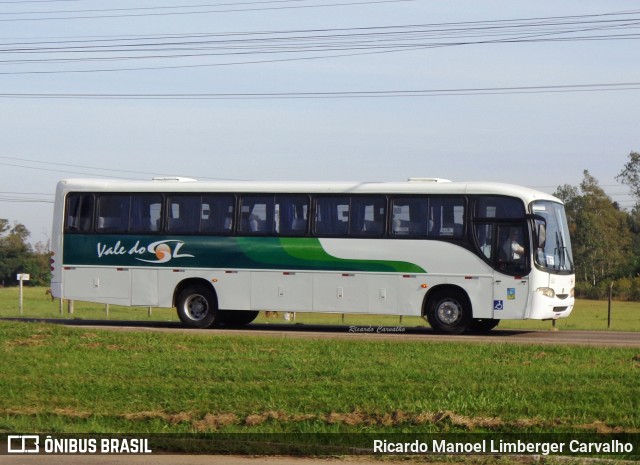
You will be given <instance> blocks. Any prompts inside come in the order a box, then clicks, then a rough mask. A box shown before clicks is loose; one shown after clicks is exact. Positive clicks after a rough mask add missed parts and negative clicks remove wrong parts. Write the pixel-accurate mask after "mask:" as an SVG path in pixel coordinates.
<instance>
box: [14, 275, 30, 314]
mask: <svg viewBox="0 0 640 465" xmlns="http://www.w3.org/2000/svg"><path fill="white" fill-rule="evenodd" d="M30 278H31V277H30V276H29V275H28V274H26V273H18V275H17V276H16V279H17V280H18V281H19V282H20V316H22V282H23V281H29V279H30Z"/></svg>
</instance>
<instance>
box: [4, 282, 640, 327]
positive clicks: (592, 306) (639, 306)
mask: <svg viewBox="0 0 640 465" xmlns="http://www.w3.org/2000/svg"><path fill="white" fill-rule="evenodd" d="M45 291H46V288H41V287H35V288H34V287H26V288H25V290H24V308H23V312H22V313H23V316H25V317H34V318H82V319H113V320H142V321H145V320H152V321H179V320H178V317H177V315H176V312H175V310H174V309H166V308H153V309H151V312H149V309H147V308H131V307H120V306H117V305H111V306H110V307H109V314H108V315H107V314H106V312H105V306H104V305H99V304H92V303H88V302H75V304H74V313H73V315H70V314H69V313H68V311H67V306H66V304H65V306H64V308H63V309H62V312H61V310H60V304H59V302H58V301H57V300H56V301H52V300H51V298H50V297H49V296H47V295H46V294H45ZM18 302H19V292H18V288H17V287H10V288H0V317H17V316H20V313H19V310H18ZM607 308H608V303H607V302H605V301H593V300H578V301H577V304H576V308H575V309H574V311H573V312H572V314H571V316H570V317H569V318H563V319H560V320H558V321H557V322H556V328H557V329H560V330H562V329H577V330H591V331H606V330H611V331H640V302H613V305H612V318H611V327H610V328H608V327H607ZM283 316H284V314H282V313H280V314H279V315H278V316H277V317H275V318H266V317H265V315H264V314H262V313H261V314H260V316H259V317H258V319H257V320H256V322H259V323H276V322H277V323H286V321H285V320H284V318H283ZM290 322H291V323H295V324H336V325H340V324H346V325H369V324H371V325H388V326H396V325H399V324H400V325H402V326H426V325H427V323H426V322H425V321H424V320H423V319H422V318H419V317H404V318H403V319H402V321H400V319H399V317H394V316H369V315H345V316H344V317H343V316H342V315H331V314H310V313H298V314H296V318H295V322H294V321H290ZM499 328H505V329H551V328H552V323H551V322H549V321H515V320H511V321H507V320H505V321H502V322H501V323H500V326H499Z"/></svg>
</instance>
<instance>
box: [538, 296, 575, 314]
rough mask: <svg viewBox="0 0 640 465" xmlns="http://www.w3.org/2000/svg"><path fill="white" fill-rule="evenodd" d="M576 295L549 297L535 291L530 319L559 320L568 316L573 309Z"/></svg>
mask: <svg viewBox="0 0 640 465" xmlns="http://www.w3.org/2000/svg"><path fill="white" fill-rule="evenodd" d="M574 305H575V298H574V297H567V298H564V299H561V298H559V297H547V296H545V295H541V294H538V293H535V294H534V295H533V301H532V305H531V312H530V313H529V319H531V320H557V319H558V318H567V317H568V316H569V315H571V312H572V311H573V306H574Z"/></svg>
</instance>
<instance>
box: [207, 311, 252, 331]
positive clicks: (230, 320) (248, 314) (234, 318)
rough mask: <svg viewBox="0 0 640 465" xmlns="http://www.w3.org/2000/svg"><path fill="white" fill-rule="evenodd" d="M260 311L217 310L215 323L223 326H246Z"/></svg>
mask: <svg viewBox="0 0 640 465" xmlns="http://www.w3.org/2000/svg"><path fill="white" fill-rule="evenodd" d="M259 314H260V312H256V311H251V310H218V316H219V319H218V320H216V323H220V324H222V325H225V326H236V327H237V326H246V325H248V324H249V323H251V322H252V321H253V320H255V319H256V318H257V317H258V315H259Z"/></svg>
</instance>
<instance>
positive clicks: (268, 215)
mask: <svg viewBox="0 0 640 465" xmlns="http://www.w3.org/2000/svg"><path fill="white" fill-rule="evenodd" d="M240 205H241V207H240V233H241V234H247V235H268V234H272V233H273V232H274V214H273V210H274V204H273V197H272V196H265V195H245V196H243V197H242V199H241V202H240Z"/></svg>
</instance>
